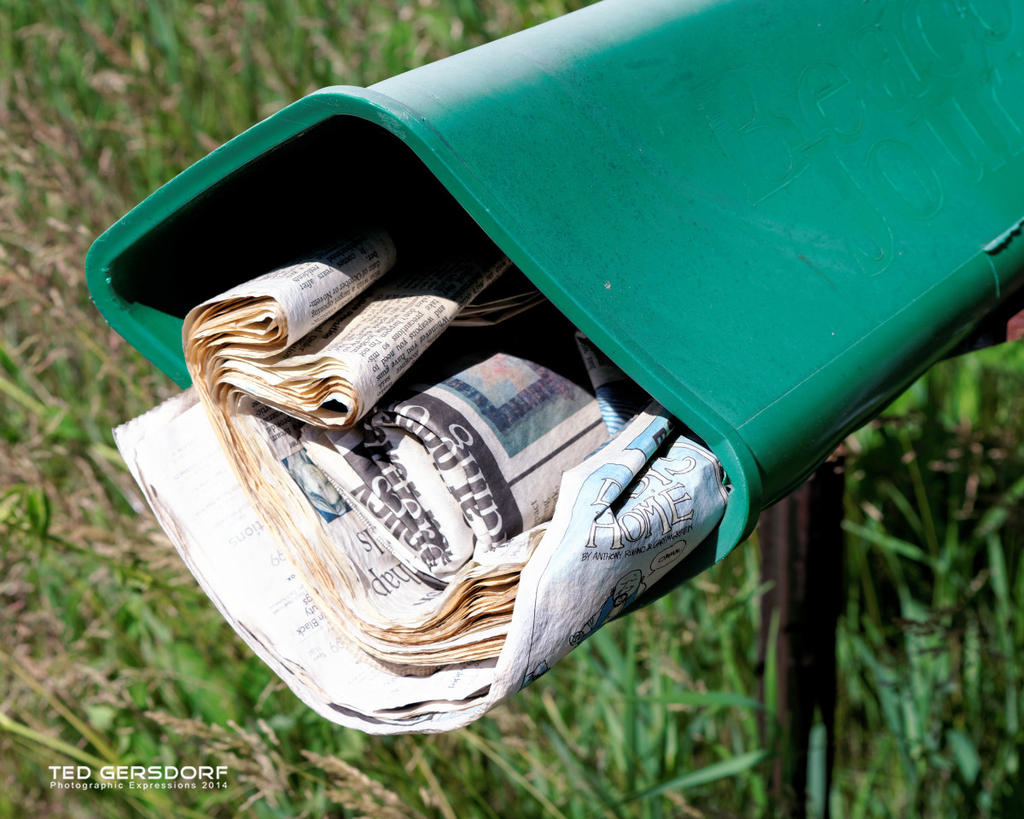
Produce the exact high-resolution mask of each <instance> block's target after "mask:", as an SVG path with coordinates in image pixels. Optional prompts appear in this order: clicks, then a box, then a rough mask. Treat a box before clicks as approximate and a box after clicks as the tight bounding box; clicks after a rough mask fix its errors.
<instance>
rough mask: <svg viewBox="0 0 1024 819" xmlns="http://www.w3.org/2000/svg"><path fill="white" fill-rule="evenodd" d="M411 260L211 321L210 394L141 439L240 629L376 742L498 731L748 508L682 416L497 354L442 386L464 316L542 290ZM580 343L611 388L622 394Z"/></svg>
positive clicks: (169, 411) (249, 297) (343, 252)
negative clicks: (519, 700)
mask: <svg viewBox="0 0 1024 819" xmlns="http://www.w3.org/2000/svg"><path fill="white" fill-rule="evenodd" d="M396 257H397V254H396V252H395V247H394V243H393V241H392V240H391V238H390V237H389V236H388V235H387V234H386V233H385V232H383V231H376V230H371V231H366V232H365V233H363V234H362V235H360V236H357V237H356V238H354V239H353V240H351V241H346V242H342V243H339V244H338V245H337V246H335V247H332V248H328V249H327V250H325V251H324V252H322V253H319V254H316V255H315V256H314V257H311V258H309V259H307V260H304V261H302V262H300V263H298V264H295V265H290V266H288V267H284V268H281V269H280V270H276V271H273V272H272V273H269V274H267V275H266V276H263V277H261V278H259V279H255V280H253V281H252V282H248V283H246V284H243V285H240V286H239V287H236V288H234V289H233V290H231V291H229V292H228V293H225V294H223V295H222V296H219V297H217V298H215V299H212V300H210V301H209V302H206V303H205V304H203V305H200V306H199V307H197V308H195V309H194V310H193V311H192V312H191V313H190V314H189V316H188V318H187V319H186V324H185V338H184V342H185V352H186V361H187V363H188V365H189V369H190V371H191V373H192V376H193V382H194V387H193V388H192V389H190V390H188V391H186V392H185V393H183V394H181V395H179V396H177V397H176V398H173V399H171V400H170V401H168V402H165V403H164V404H162V405H161V406H159V407H157V408H156V409H154V410H152V411H150V412H149V413H147V414H146V415H144V416H141V417H140V418H137V419H135V420H134V421H131V422H129V423H128V424H125V425H124V426H122V427H119V428H118V429H117V430H116V431H115V438H116V440H117V443H118V446H119V448H120V449H121V452H122V453H123V455H124V457H125V460H126V461H127V463H128V465H129V468H130V469H131V472H132V474H133V476H134V477H135V479H136V481H137V482H138V484H139V486H140V487H141V489H142V491H143V493H144V495H145V496H146V498H147V500H148V502H149V504H150V505H151V507H152V508H153V510H154V513H155V514H156V516H157V518H158V519H159V521H160V523H161V525H162V526H163V527H164V529H165V531H166V532H167V533H168V535H169V536H170V538H171V540H172V541H173V543H174V544H175V546H176V548H177V549H178V551H179V552H180V553H181V555H182V558H183V559H184V560H185V562H186V564H187V565H188V566H189V568H190V570H191V571H192V573H193V574H194V575H195V577H196V578H197V580H198V581H199V583H200V585H201V586H202V588H203V589H204V591H205V592H206V593H207V594H208V595H209V596H210V598H211V599H212V600H213V601H214V603H215V604H216V605H217V606H218V608H219V609H220V611H221V612H222V613H223V614H224V616H225V618H226V619H227V620H228V621H229V622H230V623H231V624H232V626H233V627H234V628H235V630H236V631H237V632H238V633H239V634H240V635H241V636H242V638H243V639H244V640H245V641H246V642H247V643H248V644H249V645H250V646H251V647H252V648H253V650H254V651H255V652H256V653H257V654H258V655H259V656H260V657H261V658H262V659H263V660H264V661H265V662H266V663H267V664H268V665H269V666H271V668H273V669H274V671H275V672H276V673H277V674H279V675H280V676H281V677H282V679H284V680H285V682H287V683H288V685H289V686H290V687H291V688H292V689H293V690H294V691H295V693H296V694H297V695H298V696H299V697H300V698H301V699H302V700H303V701H304V702H306V703H307V704H308V705H310V706H311V707H312V708H314V709H315V710H316V711H317V712H318V713H320V714H322V715H323V716H325V717H327V718H329V719H331V720H333V721H335V722H338V723H340V724H343V725H347V726H351V727H356V728H360V729H362V730H365V731H370V732H374V733H396V732H401V731H440V730H449V729H452V728H455V727H459V726H461V725H465V724H466V723H468V722H470V721H472V720H473V719H476V718H477V717H479V716H480V715H481V714H483V713H484V712H485V711H486V710H487V709H489V708H491V707H493V706H494V705H495V704H497V703H498V702H500V701H501V700H502V699H504V698H505V697H507V696H509V695H510V694H512V693H514V692H515V691H517V690H519V689H520V688H521V687H522V686H524V685H526V684H527V683H529V682H531V681H532V680H533V679H535V678H536V677H537V676H539V675H540V674H542V673H543V672H544V671H546V670H547V669H548V668H549V667H550V666H552V665H553V664H554V663H555V662H556V661H557V660H558V659H559V658H560V657H562V656H563V655H564V654H565V653H567V652H568V651H569V650H571V649H572V648H573V647H574V646H576V645H578V644H579V643H580V642H581V641H582V640H584V639H585V638H586V637H587V636H589V635H590V634H592V633H593V632H594V631H596V630H597V629H598V628H599V627H600V626H601V625H603V624H604V623H605V622H607V621H608V620H609V619H610V618H613V617H615V616H617V615H618V614H620V613H622V612H623V611H624V610H625V609H627V608H628V607H629V606H630V605H631V604H632V603H633V602H634V601H635V600H636V599H637V597H638V595H639V594H640V593H641V592H642V591H643V590H644V589H646V588H650V587H651V586H652V585H653V584H655V583H657V582H658V581H659V580H660V579H661V578H662V577H663V576H664V575H665V574H666V573H667V572H668V571H669V570H670V569H671V568H673V567H674V566H676V565H677V564H678V563H679V562H680V561H681V560H683V559H684V558H685V556H686V554H688V553H689V551H691V550H692V549H693V548H694V547H695V546H697V545H698V544H699V543H700V542H701V541H702V540H703V539H704V538H705V537H707V535H708V534H709V533H710V532H711V531H712V529H713V528H714V527H715V526H716V525H717V523H718V521H719V519H720V518H721V516H722V513H723V510H724V506H725V502H726V497H727V496H726V492H725V489H724V488H723V475H722V472H721V467H720V465H719V463H718V461H717V459H715V457H714V456H713V455H712V454H711V453H710V452H708V451H707V450H706V449H704V448H703V447H701V446H699V445H698V444H696V443H695V442H693V441H690V440H688V439H687V438H686V437H684V436H682V435H680V434H679V430H678V429H676V426H677V424H676V422H675V421H674V420H673V419H672V418H671V417H670V416H669V415H668V414H667V413H666V412H665V411H664V410H663V409H662V408H661V407H660V406H659V405H657V404H656V403H654V402H650V403H649V404H648V405H647V406H646V407H645V408H644V409H642V410H641V411H640V412H639V413H637V414H636V415H635V417H633V418H632V420H629V421H628V423H627V420H628V419H627V418H626V417H621V416H620V415H616V410H619V411H620V412H626V413H628V414H629V415H632V414H633V413H634V412H635V410H636V402H637V394H636V393H635V387H634V393H631V394H630V395H629V397H628V400H619V401H615V400H612V401H611V402H610V403H609V401H608V400H603V401H602V403H603V406H599V403H598V401H597V400H596V399H595V398H594V396H593V395H592V394H591V393H590V392H589V391H588V390H586V389H584V388H582V387H581V386H579V385H578V384H577V383H575V382H574V381H573V380H571V379H570V378H567V377H566V376H565V375H564V374H560V373H558V372H556V371H555V370H553V369H552V368H551V367H549V366H546V365H545V364H544V363H542V362H539V361H533V360H530V359H528V358H525V357H522V356H519V355H515V354H513V353H511V352H509V351H507V350H500V349H499V350H494V349H488V348H487V347H486V345H481V346H480V347H477V348H474V349H466V350H464V351H463V352H464V353H465V354H466V355H464V356H463V357H462V358H461V359H460V360H459V361H457V362H455V361H453V362H450V366H447V367H446V368H445V370H444V372H442V373H440V374H438V373H437V372H436V370H431V369H430V368H426V369H422V368H421V370H417V369H416V367H414V366H413V365H414V363H415V362H416V361H417V360H418V359H419V360H421V361H422V359H421V356H422V354H423V353H424V351H425V350H426V349H427V347H428V346H429V345H430V344H432V343H433V342H434V341H435V340H436V339H437V338H438V337H439V336H440V335H441V333H442V332H443V331H444V330H445V328H446V327H448V326H450V325H451V324H452V323H453V321H455V320H456V317H457V316H459V314H460V313H463V312H465V313H467V314H469V315H470V319H469V321H467V322H466V323H467V324H469V325H470V326H484V325H492V324H493V323H494V322H495V321H496V320H498V319H501V318H506V317H508V316H510V315H515V314H517V313H519V312H521V311H522V310H524V309H529V307H530V306H531V304H533V303H534V302H535V301H536V297H535V295H533V294H530V293H523V294H513V295H511V296H510V295H506V294H501V295H499V296H498V297H495V298H489V297H488V296H487V294H486V293H484V291H485V290H486V289H487V288H488V286H490V285H491V284H492V283H493V282H495V281H496V280H497V278H498V277H499V276H500V275H501V274H502V273H503V272H504V271H505V270H506V269H507V268H508V267H509V263H508V261H507V260H506V259H503V258H496V257H495V254H494V253H489V252H485V253H484V254H483V255H471V256H465V257H462V258H449V259H441V260H437V261H433V262H421V263H418V264H417V265H416V266H415V267H412V266H408V265H405V266H403V264H402V263H401V262H397V261H396ZM392 268H393V269H392ZM488 292H490V291H488ZM481 293H484V296H483V297H482V298H480V299H479V300H478V301H477V302H476V303H473V304H471V303H472V302H473V300H474V299H476V298H477V297H478V296H479V295H480V294H481ZM467 305H469V307H467ZM538 329H542V328H538ZM461 332H472V333H477V332H483V331H478V330H464V331H461ZM487 332H490V331H487ZM570 344H571V341H570ZM580 344H581V348H583V349H584V352H585V353H587V354H586V355H585V356H584V359H585V361H587V364H588V369H589V371H590V374H591V376H592V377H595V378H598V380H600V385H599V386H601V387H604V388H608V387H609V386H610V385H613V384H615V383H617V382H618V381H619V380H621V379H620V378H619V376H620V375H621V373H616V372H615V371H614V365H612V364H611V362H608V361H607V360H606V359H602V357H601V356H600V353H599V351H596V350H594V349H593V348H592V347H591V348H587V347H586V340H585V339H583V340H581V341H580ZM406 371H408V376H407V377H405V378H404V379H402V376H403V375H405V374H406ZM422 376H426V377H425V378H423V379H422V380H421V377H422ZM622 378H624V376H622ZM400 379H402V380H401V381H400ZM595 384H597V381H595ZM602 396H603V399H608V398H609V395H608V390H607V389H603V390H602ZM611 398H612V399H614V396H611ZM624 408H625V409H624ZM602 411H603V415H604V420H602ZM606 423H607V424H609V425H610V426H612V427H621V431H619V432H618V433H617V434H616V435H615V436H614V437H613V438H611V440H609V433H608V429H607V428H606Z"/></svg>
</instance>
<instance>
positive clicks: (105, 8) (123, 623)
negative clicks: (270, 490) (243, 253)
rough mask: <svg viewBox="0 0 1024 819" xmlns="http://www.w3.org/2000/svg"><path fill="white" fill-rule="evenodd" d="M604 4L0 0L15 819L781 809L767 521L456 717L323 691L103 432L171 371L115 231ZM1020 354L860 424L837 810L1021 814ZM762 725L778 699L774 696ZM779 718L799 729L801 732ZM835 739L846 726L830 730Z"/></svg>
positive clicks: (160, 392)
mask: <svg viewBox="0 0 1024 819" xmlns="http://www.w3.org/2000/svg"><path fill="white" fill-rule="evenodd" d="M578 5H581V3H580V2H579V1H578V0H573V2H568V3H566V2H563V1H562V0H482V2H470V0H417V2H399V0H380V1H378V2H345V0H336V2H328V0H281V2H277V3H273V4H267V5H264V4H262V3H256V2H248V0H219V2H216V3H214V2H209V3H206V2H199V3H188V2H185V0H153V2H150V3H145V4H143V3H133V2H128V0H117V1H116V2H114V1H113V0H104V1H103V2H96V1H95V0H81V1H80V2H71V0H36V2H31V3H30V2H26V0H0V816H22V815H33V816H35V815H47V814H56V815H67V816H89V817H92V816H123V815H125V814H126V812H128V811H129V810H131V811H133V812H138V813H142V814H146V815H153V816H163V815H170V814H171V813H174V814H179V815H205V816H209V815H214V816H216V815H224V816H228V815H234V814H235V813H237V812H239V811H240V810H243V809H244V810H249V811H251V812H252V814H253V815H256V816H302V815H321V814H323V813H324V812H327V811H330V812H332V813H336V814H339V815H351V816H356V815H369V816H394V817H405V816H415V815H423V816H444V817H455V816H458V817H464V816H499V815H500V816H510V815H515V816H556V817H558V816H562V817H584V816H588V817H589V816H650V817H659V816H701V815H708V816H732V815H740V816H746V815H753V814H762V815H764V814H769V815H770V814H771V813H772V812H774V811H776V810H777V809H778V808H779V805H777V804H774V803H772V801H771V799H770V796H769V784H768V777H769V769H770V764H771V754H772V753H774V752H775V747H774V745H773V741H772V740H769V741H768V743H767V744H766V743H765V742H762V739H761V737H760V736H759V734H758V728H757V725H758V717H759V714H760V710H759V707H758V705H757V703H756V702H755V701H754V700H753V699H752V698H751V697H752V695H753V693H754V692H755V691H756V677H755V665H756V661H757V656H756V653H757V652H756V637H757V633H758V628H759V622H758V617H759V613H758V605H759V604H758V601H759V593H760V592H761V589H759V588H758V552H757V542H756V539H754V540H752V541H751V542H750V543H748V544H747V545H746V546H744V547H742V548H740V549H738V550H737V551H736V553H734V555H733V556H732V557H730V558H729V559H728V560H726V561H725V562H724V563H723V564H721V565H719V566H717V567H715V568H714V569H713V570H712V571H710V572H708V573H707V574H705V575H704V576H702V577H701V578H698V579H697V580H696V581H694V582H691V583H690V584H688V585H687V586H686V587H685V588H682V589H680V590H678V591H677V592H676V593H674V594H672V595H670V596H668V597H667V598H666V599H663V600H662V601H660V602H659V603H657V604H656V605H655V606H653V607H650V608H648V609H646V610H644V611H642V612H640V613H639V614H637V615H635V616H633V617H631V618H628V619H627V620H625V621H619V622H617V623H614V624H612V625H611V626H609V627H607V628H605V629H604V630H602V631H601V632H600V633H599V634H598V635H596V636H595V637H594V638H593V639H592V640H590V641H588V642H587V643H585V644H584V645H583V646H582V647H581V648H580V649H578V650H577V651H576V652H574V653H573V655H571V656H570V657H569V658H568V659H567V660H566V661H564V662H563V663H562V664H561V665H560V666H559V667H558V669H557V670H556V671H555V672H553V673H552V674H549V675H547V676H545V677H544V678H543V679H542V680H540V681H539V682H538V683H537V684H535V685H534V686H532V687H531V688H530V689H529V690H528V691H527V692H524V693H523V694H522V695H520V696H518V697H516V698H515V699H514V700H513V701H512V702H510V703H509V704H507V705H506V706H504V707H502V708H499V709H497V710H496V711H495V712H494V713H493V714H492V715H491V716H489V717H487V718H485V719H483V720H482V721H480V722H479V723H477V724H476V725H475V726H474V727H472V728H469V729H466V730H462V731H458V732H455V733H452V734H449V735H443V736H434V737H418V736H407V737H399V738H391V739H380V738H374V737H368V736H364V735H362V734H359V733H357V732H354V731H346V730H342V729H340V728H338V727H336V726H333V725H331V724H330V723H327V722H325V721H323V720H321V719H320V718H318V717H316V716H314V715H313V714H312V712H310V711H308V710H307V709H305V708H304V707H303V706H302V705H301V704H300V703H299V702H298V700H296V699H295V698H294V697H293V696H292V695H291V694H290V693H289V692H288V691H287V690H286V689H285V688H284V686H283V684H282V683H280V682H279V681H277V680H276V678H274V677H273V676H272V675H271V674H270V672H269V671H268V670H267V669H265V668H264V667H263V666H262V665H261V664H260V663H259V662H258V661H257V660H256V659H255V658H253V657H252V656H251V655H250V654H249V652H248V651H247V650H246V649H245V648H244V646H243V645H242V643H241V642H240V641H239V640H238V639H237V638H235V636H234V634H233V633H232V632H231V631H230V629H229V627H228V626H227V625H226V624H225V623H224V622H223V621H222V620H221V618H220V616H219V615H218V614H217V613H216V611H215V610H214V608H213V607H212V605H210V604H209V603H208V602H207V601H206V599H205V598H204V597H203V595H202V594H201V593H200V592H199V591H198V590H197V588H196V586H195V584H194V583H193V581H192V580H191V578H190V576H189V575H188V573H187V572H186V571H185V569H184V568H183V566H182V565H181V564H180V562H179V561H178V559H177V558H176V556H175V555H174V553H173V551H172V550H171V549H170V547H169V545H168V542H167V540H166V539H165V537H164V536H163V534H162V533H161V532H160V531H159V530H158V528H157V527H156V525H155V524H154V522H153V520H152V518H151V517H150V516H149V515H148V514H147V513H146V511H145V510H144V508H143V507H142V504H141V502H140V500H139V496H138V494H137V492H136V491H135V490H134V488H133V486H132V483H131V480H130V478H129V476H128V475H127V473H126V471H125V469H124V467H123V465H122V464H121V461H120V458H119V457H118V455H117V453H116V451H115V450H114V449H113V447H112V439H111V435H110V428H111V427H112V426H114V425H115V424H117V423H120V422H121V421H123V420H125V419H128V418H130V417H133V416H134V415H136V414H138V413H140V412H142V411H143V410H145V409H147V408H149V407H150V406H151V405H153V404H154V403H155V402H157V401H158V400H160V399H162V398H164V397H167V396H168V395H170V394H171V393H172V392H173V391H174V387H173V386H172V385H171V384H170V382H169V381H168V380H167V379H165V378H164V377H163V376H161V375H160V374H158V373H157V372H155V370H154V369H153V368H152V367H151V366H150V365H149V364H148V363H147V362H146V361H144V360H143V359H141V357H140V356H139V355H138V354H137V353H135V352H134V351H133V350H132V349H130V348H129V347H128V346H127V345H126V344H125V343H124V342H123V341H122V340H121V339H119V338H118V337H117V336H116V335H115V334H114V333H113V332H111V331H110V330H109V329H108V328H107V327H106V326H105V324H104V323H103V321H102V320H101V319H100V317H99V315H98V314H97V313H96V312H95V311H94V310H93V308H92V306H91V305H90V303H89V301H88V296H87V294H86V290H85V282H84V275H83V260H84V257H85V253H86V250H87V249H88V246H89V244H90V243H91V241H92V240H93V239H94V238H95V237H96V236H97V235H98V234H99V233H100V232H101V231H102V230H103V229H104V228H106V227H107V226H108V225H109V224H110V223H111V222H112V221H114V220H115V219H116V218H118V217H119V216H120V215H122V214H123V213H124V212H126V211H127V210H128V209H129V208H130V207H131V206H132V205H134V204H135V203H136V202H138V201H139V200H140V199H142V198H143V197H144V196H145V195H147V194H148V193H150V192H151V191H152V190H153V189H155V188H156V187H157V186H159V185H160V184H161V183H163V182H164V181H166V180H167V179H169V178H170V177H171V176H172V175H173V174H175V173H177V172H178V171H180V170H182V169H183V168H185V167H187V166H188V165H189V164H191V163H192V162H194V161H195V160H197V159H199V158H200V157H201V156H203V155H205V154H206V153H207V152H208V151H209V150H211V149H212V148H213V147H215V146H216V145H218V144H220V143H221V142H223V141H224V140H226V139H228V138H230V137H231V136H233V135H234V134H236V133H238V132H239V131H241V130H243V129H244V128H246V127H248V126H249V125H250V124H252V123H253V122H254V121H256V120H258V119H260V118H262V117H264V116H266V115H268V114H270V113H272V112H273V111H275V110H278V109H279V108H281V107H282V106H283V105H285V104H287V103H288V102H290V101H292V100H294V99H296V98H297V97H299V96H301V95H303V94H305V93H307V92H309V91H311V90H313V89H315V88H317V87H320V86H323V85H328V84H333V83H337V82H341V83H350V84H356V85H365V84H368V83H371V82H374V81H376V80H379V79H382V78H384V77H386V76H389V75H391V74H393V73H396V72H398V71H401V70H404V69H407V68H411V67H414V66H416V65H420V64H422V63H425V62H428V61H431V60H434V59H436V58H438V57H441V56H443V55H445V54H448V53H451V52H454V51H459V50H462V49H465V48H468V47H470V46H473V45H475V44H478V43H481V42H483V41H485V40H488V39H492V38H494V37H497V36H501V35H503V34H506V33H510V32H512V31H515V30H518V29H521V28H523V27H526V26H528V25H531V24H534V23H537V22H540V21H542V20H545V19H548V18H550V17H553V16H556V15H558V14H561V13H563V12H565V11H566V10H569V9H571V8H573V7H576V6H578ZM1022 404H1024V353H1022V350H1021V348H1020V347H1004V348H996V349H992V350H989V351H986V352H983V353H980V354H975V355H972V356H970V357H968V358H964V359H959V360H956V361H951V362H947V363H944V364H942V365H940V366H939V367H937V368H935V369H934V370H933V371H932V373H931V374H929V376H927V377H926V378H925V379H924V380H922V381H920V382H919V383H917V384H916V385H914V387H913V388H912V389H911V390H910V391H909V392H908V393H907V394H906V395H905V396H904V397H903V398H901V399H900V400H899V401H898V402H897V404H896V405H895V406H894V407H893V408H891V409H890V411H889V412H887V414H886V416H885V417H884V418H883V419H881V420H880V421H878V422H875V423H874V424H872V425H871V426H870V427H869V428H867V429H865V430H863V431H862V432H860V433H858V434H857V435H856V436H854V437H853V438H852V439H851V440H850V441H849V444H848V445H849V449H850V451H851V456H850V460H849V464H848V492H847V498H846V504H847V523H846V607H845V611H844V615H843V617H842V619H841V621H840V625H839V634H838V654H839V688H840V690H839V709H838V713H837V730H838V749H837V768H836V775H835V780H834V783H833V788H832V790H831V792H830V793H827V794H826V793H824V792H823V790H822V788H821V787H820V786H817V787H815V786H814V784H813V783H814V782H815V781H816V778H815V772H817V771H820V766H821V764H822V760H823V755H822V754H821V753H820V752H818V753H814V754H812V758H811V761H810V766H811V769H812V777H811V782H812V788H811V791H812V792H811V803H812V805H811V806H812V809H813V812H816V811H818V810H820V808H821V807H822V805H823V804H824V803H825V801H826V800H827V801H828V802H829V804H830V805H831V807H832V809H833V813H834V814H835V815H837V816H841V817H875V816H880V817H881V816H906V815H934V816H945V815H976V814H980V815H1012V814H1013V813H1014V812H1015V810H1014V809H1015V808H1017V807H1019V805H1020V804H1021V800H1022V799H1024V781H1022V777H1021V771H1020V762H1021V759H1020V755H1021V748H1022V742H1024V730H1022V727H1021V713H1020V710H1021V685H1022V675H1024V665H1022V664H1021V663H1020V662H1019V661H1020V660H1021V658H1022V648H1024V617H1022V616H1021V615H1020V614H1019V613H1018V611H1017V606H1016V601H1018V600H1020V599H1021V598H1022V596H1024V562H1022V560H1021V556H1022V538H1021V532H1022V522H1024V521H1022V519H1021V511H1020V500H1021V497H1022V496H1024V478H1022V477H1021V476H1022V475H1024V472H1022V468H1021V467H1022V464H1024V441H1022V437H1021V433H1020V430H1021V427H1022V423H1021V419H1022V418H1024V411H1022V410H1024V406H1022ZM767 718H768V722H769V724H771V723H772V715H771V714H770V713H769V714H767ZM773 735H774V736H780V734H779V732H778V731H775V732H773ZM819 738H820V737H819ZM79 762H80V763H82V764H91V765H94V766H96V767H99V766H100V765H102V764H133V763H134V764H188V763H189V762H203V763H204V764H207V763H208V764H227V765H229V766H230V768H231V782H230V787H229V788H227V789H225V790H219V791H208V792H203V791H199V792H189V791H185V792H170V793H153V794H143V795H132V794H131V793H130V792H127V791H126V792H121V793H114V792H109V793H108V792H75V793H71V794H69V793H68V792H55V791H54V790H52V789H51V788H50V779H51V777H50V774H49V771H48V770H47V766H49V765H65V764H76V763H79Z"/></svg>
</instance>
